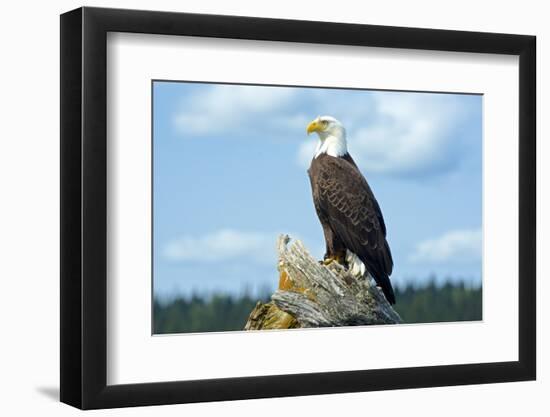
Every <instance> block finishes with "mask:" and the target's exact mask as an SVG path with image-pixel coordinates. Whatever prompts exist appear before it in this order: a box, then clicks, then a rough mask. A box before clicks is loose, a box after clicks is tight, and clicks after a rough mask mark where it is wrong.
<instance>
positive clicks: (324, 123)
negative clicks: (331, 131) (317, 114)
mask: <svg viewBox="0 0 550 417" xmlns="http://www.w3.org/2000/svg"><path fill="white" fill-rule="evenodd" d="M328 123H329V122H328V120H323V128H325V129H326V128H327V127H328Z"/></svg>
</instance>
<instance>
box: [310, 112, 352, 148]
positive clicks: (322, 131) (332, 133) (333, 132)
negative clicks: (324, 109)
mask: <svg viewBox="0 0 550 417" xmlns="http://www.w3.org/2000/svg"><path fill="white" fill-rule="evenodd" d="M306 131H307V134H308V135H309V134H310V133H313V132H316V133H317V135H319V144H318V145H317V149H316V150H315V158H317V157H318V156H319V155H321V154H323V153H326V154H327V155H330V156H336V157H337V156H344V155H345V154H346V153H348V146H347V143H346V129H345V128H344V126H343V125H342V123H340V122H339V121H338V120H336V119H335V118H334V117H332V116H319V117H317V118H316V119H315V120H313V121H312V122H311V123H310V124H308V125H307V129H306Z"/></svg>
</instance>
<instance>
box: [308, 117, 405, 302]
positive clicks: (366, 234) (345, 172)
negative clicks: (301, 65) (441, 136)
mask: <svg viewBox="0 0 550 417" xmlns="http://www.w3.org/2000/svg"><path fill="white" fill-rule="evenodd" d="M313 132H316V133H317V134H318V136H319V143H318V145H317V149H316V151H315V155H314V157H313V159H312V161H311V165H310V167H309V169H308V174H309V179H310V181H311V190H312V193H313V203H314V205H315V210H316V211H317V216H318V217H319V220H320V222H321V225H322V227H323V232H324V235H325V241H326V253H325V256H324V263H325V264H328V263H330V262H333V261H337V262H338V263H340V264H342V265H345V266H347V267H349V268H350V269H352V271H355V273H357V272H360V274H361V275H362V274H363V273H364V272H365V269H366V272H368V274H370V275H371V276H372V277H373V278H374V280H375V281H376V284H377V285H378V286H379V287H380V288H381V289H382V291H383V292H384V295H385V296H386V299H387V300H388V302H390V303H391V304H395V295H394V293H393V288H392V285H391V282H390V279H389V276H390V275H391V273H392V269H393V259H392V255H391V251H390V247H389V245H388V242H387V241H386V225H385V223H384V218H383V217H382V211H381V210H380V206H379V205H378V202H377V201H376V198H375V197H374V194H373V193H372V190H371V189H370V187H369V184H368V183H367V180H366V179H365V177H364V176H363V175H362V174H361V172H360V171H359V168H358V167H357V164H356V163H355V161H354V160H353V158H352V157H351V155H350V154H349V153H348V150H347V144H346V130H345V128H344V126H343V125H342V124H341V123H340V122H339V121H338V120H336V119H335V118H333V117H330V116H319V117H318V118H316V119H315V120H313V121H312V122H311V123H309V125H308V126H307V134H308V135H309V134H311V133H313Z"/></svg>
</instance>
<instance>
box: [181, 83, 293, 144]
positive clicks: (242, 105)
mask: <svg viewBox="0 0 550 417" xmlns="http://www.w3.org/2000/svg"><path fill="white" fill-rule="evenodd" d="M200 91H201V92H200V93H197V94H194V95H192V96H190V97H188V98H187V99H186V100H185V102H184V103H183V106H182V110H181V111H180V112H179V113H178V114H177V115H176V116H175V118H174V123H175V125H176V127H177V128H178V130H180V131H181V132H187V133H191V134H193V135H208V134H215V133H222V132H228V131H231V130H234V129H241V130H242V129H243V128H246V124H247V123H249V122H250V120H251V118H254V119H255V118H258V117H261V116H267V115H270V117H265V118H264V122H266V123H269V122H270V121H271V122H272V123H273V124H275V122H279V123H280V122H281V120H280V119H281V116H280V114H279V113H278V112H277V110H279V111H280V110H281V109H282V110H284V108H285V106H287V105H288V104H289V102H290V100H291V99H292V97H293V95H294V94H295V93H296V91H297V90H294V89H291V88H275V87H256V86H237V85H235V86H233V85H212V86H208V89H207V90H200ZM274 112H275V115H274V116H273V114H272V113H274ZM277 116H278V117H277ZM284 119H285V120H284V123H285V124H286V123H296V121H298V122H300V121H301V118H300V116H299V115H294V116H293V117H292V118H290V119H288V118H287V117H284ZM287 119H288V120H287ZM277 124H278V123H277ZM233 133H235V132H234V131H233Z"/></svg>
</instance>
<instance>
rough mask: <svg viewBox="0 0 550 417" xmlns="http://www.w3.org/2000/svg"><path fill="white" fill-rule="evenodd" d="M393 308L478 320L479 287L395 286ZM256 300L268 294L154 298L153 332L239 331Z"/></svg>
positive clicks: (415, 318)
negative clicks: (165, 299)
mask: <svg viewBox="0 0 550 417" xmlns="http://www.w3.org/2000/svg"><path fill="white" fill-rule="evenodd" d="M395 295H396V299H397V303H396V304H395V306H394V308H395V310H396V311H397V312H398V313H399V314H400V315H401V318H402V319H403V321H404V322H405V323H434V322H449V321H473V320H481V318H482V317H481V311H482V309H481V288H480V287H476V288H471V287H468V286H466V285H465V284H464V283H452V282H447V283H445V284H443V285H437V284H436V283H435V281H430V282H429V283H427V284H424V285H423V286H413V285H407V286H404V287H397V288H396V291H395ZM257 301H262V302H267V301H269V295H268V294H267V293H266V295H265V296H264V297H257V296H256V297H253V296H251V295H242V296H239V297H235V296H231V295H226V294H214V295H211V296H200V295H193V296H190V297H178V298H175V299H172V300H170V301H164V302H163V301H160V300H155V302H154V307H153V308H154V311H153V322H154V324H153V325H154V333H155V334H166V333H189V332H213V331H218V332H219V331H228V330H242V329H243V327H244V325H245V323H246V320H247V318H248V315H249V314H250V312H251V311H252V309H253V308H254V306H255V305H256V302H257Z"/></svg>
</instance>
